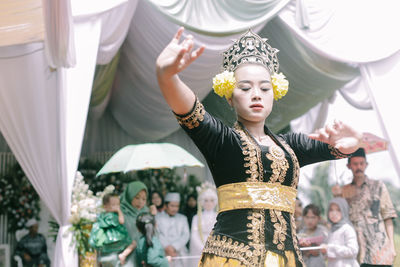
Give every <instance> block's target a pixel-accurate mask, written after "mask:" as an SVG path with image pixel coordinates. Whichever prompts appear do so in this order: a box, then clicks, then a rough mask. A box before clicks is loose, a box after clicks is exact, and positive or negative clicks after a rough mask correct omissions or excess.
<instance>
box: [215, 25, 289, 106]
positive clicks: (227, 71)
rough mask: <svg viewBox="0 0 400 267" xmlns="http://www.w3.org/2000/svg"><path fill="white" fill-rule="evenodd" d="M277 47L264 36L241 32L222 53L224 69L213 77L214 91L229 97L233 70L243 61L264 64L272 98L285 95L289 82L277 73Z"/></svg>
mask: <svg viewBox="0 0 400 267" xmlns="http://www.w3.org/2000/svg"><path fill="white" fill-rule="evenodd" d="M278 52H279V50H278V49H276V48H273V47H271V46H270V45H269V44H268V43H267V39H266V38H261V37H260V36H259V35H257V34H255V33H254V32H252V31H251V30H248V31H247V32H246V33H245V34H243V35H242V36H241V37H240V38H239V39H238V40H237V41H235V42H234V43H233V45H232V46H230V47H229V48H228V50H226V51H225V52H224V53H223V62H222V67H223V69H224V71H223V72H222V73H220V74H217V75H216V76H215V77H214V78H213V89H214V92H215V93H216V94H217V95H219V96H221V97H225V98H226V99H229V98H231V96H232V93H233V89H234V88H235V86H236V80H235V76H234V74H233V72H234V71H235V70H236V69H237V68H238V67H239V66H240V65H241V64H244V63H255V64H260V65H263V66H265V67H266V68H267V69H268V70H269V72H270V74H271V82H272V86H273V90H274V98H275V100H278V99H279V98H281V97H283V96H284V95H286V93H287V91H288V87H289V82H288V81H287V80H286V79H285V76H284V75H283V74H282V73H279V74H278V70H279V62H278V57H277V53H278Z"/></svg>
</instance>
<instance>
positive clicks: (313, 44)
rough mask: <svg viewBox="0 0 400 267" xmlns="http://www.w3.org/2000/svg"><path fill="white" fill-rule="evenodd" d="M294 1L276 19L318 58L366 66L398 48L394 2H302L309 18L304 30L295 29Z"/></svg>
mask: <svg viewBox="0 0 400 267" xmlns="http://www.w3.org/2000/svg"><path fill="white" fill-rule="evenodd" d="M295 2H297V1H292V2H290V4H289V5H287V6H286V8H285V9H283V10H282V12H280V13H279V18H280V19H281V20H282V22H283V23H285V24H286V25H288V27H289V28H290V29H291V31H292V33H293V34H295V35H296V36H297V37H298V38H300V39H301V40H302V41H303V42H304V43H305V44H306V45H307V47H308V48H310V49H312V50H313V51H314V52H316V53H317V54H320V55H321V56H324V57H326V58H329V59H332V60H336V61H340V62H348V63H363V62H364V63H366V62H372V61H377V60H381V59H383V58H386V57H389V56H391V55H393V54H394V53H395V52H397V51H398V50H399V48H400V38H399V37H398V35H397V34H394V33H395V32H396V31H397V28H398V25H400V16H399V15H398V10H399V9H400V2H399V1H397V0H388V1H385V3H382V2H379V1H363V0H353V1H346V0H337V1H319V0H307V1H303V4H305V5H306V9H307V12H308V18H309V27H308V28H307V29H302V28H299V27H298V26H297V23H296V15H295V14H296V12H297V11H296V3H295ZM361 47H362V49H360V48H361ZM366 51H367V52H366Z"/></svg>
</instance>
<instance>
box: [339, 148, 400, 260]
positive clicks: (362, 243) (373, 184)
mask: <svg viewBox="0 0 400 267" xmlns="http://www.w3.org/2000/svg"><path fill="white" fill-rule="evenodd" d="M367 166H368V162H367V159H366V156H365V150H364V149H363V148H360V149H358V150H357V151H356V152H354V153H353V154H352V156H351V157H349V158H348V163H347V168H349V169H350V170H351V171H352V173H353V181H352V182H351V183H350V184H348V185H345V186H343V188H341V187H340V186H334V187H333V188H332V193H333V195H334V196H341V197H344V198H345V199H346V200H347V203H348V204H349V207H350V209H349V216H350V221H351V222H352V223H353V226H354V228H355V230H356V233H357V238H358V245H359V247H360V250H359V253H358V261H359V263H360V264H361V266H362V267H368V266H391V265H392V264H393V262H394V258H395V256H396V249H395V246H394V237H393V219H394V218H396V217H397V214H396V210H395V209H394V207H393V203H392V201H391V199H390V195H389V192H388V190H387V188H386V186H385V184H384V183H383V182H382V181H377V180H372V179H370V178H369V177H367V175H365V170H366V168H367Z"/></svg>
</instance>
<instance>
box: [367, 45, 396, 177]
mask: <svg viewBox="0 0 400 267" xmlns="http://www.w3.org/2000/svg"><path fill="white" fill-rule="evenodd" d="M361 74H362V76H363V78H364V79H365V80H366V81H367V82H368V86H367V87H366V88H367V91H368V92H369V95H370V97H371V100H372V104H373V107H374V109H375V111H376V113H377V116H378V119H379V122H380V124H381V129H382V132H383V134H384V138H385V139H386V140H389V152H390V155H391V157H392V161H393V165H394V166H395V168H396V171H397V173H398V174H399V176H400V161H399V155H400V139H399V136H400V126H399V118H398V116H399V112H400V108H399V103H398V101H399V99H400V92H399V77H400V51H399V52H397V53H396V54H395V55H394V56H392V57H390V58H388V59H385V60H381V61H379V62H373V63H369V64H365V65H363V66H361Z"/></svg>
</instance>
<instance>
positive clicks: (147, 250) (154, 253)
mask: <svg viewBox="0 0 400 267" xmlns="http://www.w3.org/2000/svg"><path fill="white" fill-rule="evenodd" d="M136 226H137V228H138V229H139V232H140V233H141V234H142V236H141V237H140V239H139V242H138V245H137V248H136V262H137V266H152V267H168V266H169V264H168V260H167V258H166V257H165V253H164V249H163V247H162V245H161V243H160V240H159V239H158V238H157V236H155V219H154V216H153V215H151V214H150V213H148V212H144V213H141V214H139V215H138V217H137V220H136Z"/></svg>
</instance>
